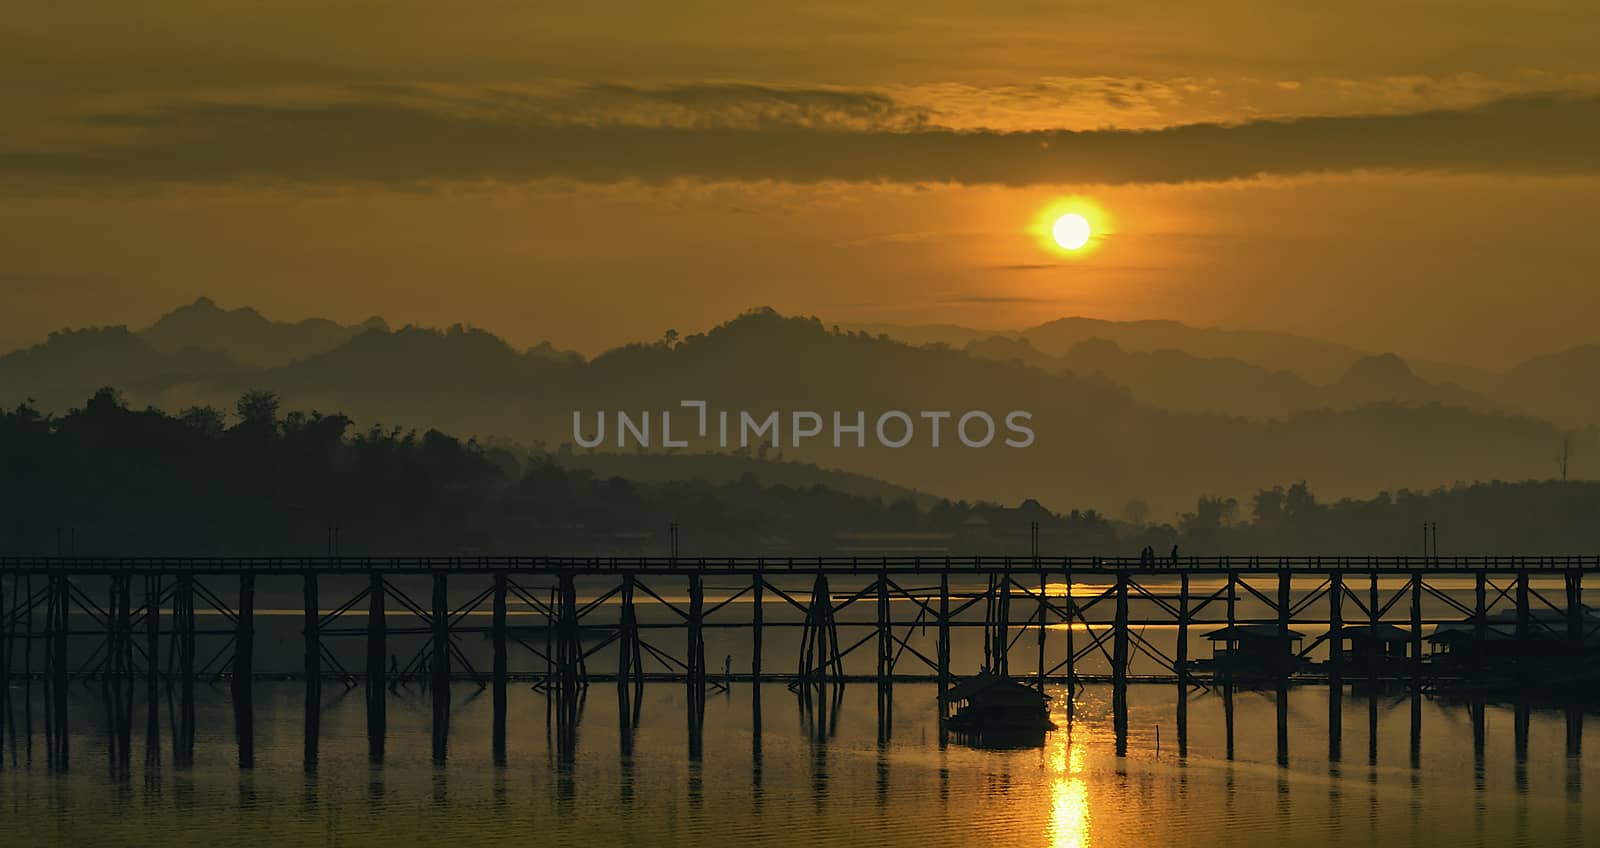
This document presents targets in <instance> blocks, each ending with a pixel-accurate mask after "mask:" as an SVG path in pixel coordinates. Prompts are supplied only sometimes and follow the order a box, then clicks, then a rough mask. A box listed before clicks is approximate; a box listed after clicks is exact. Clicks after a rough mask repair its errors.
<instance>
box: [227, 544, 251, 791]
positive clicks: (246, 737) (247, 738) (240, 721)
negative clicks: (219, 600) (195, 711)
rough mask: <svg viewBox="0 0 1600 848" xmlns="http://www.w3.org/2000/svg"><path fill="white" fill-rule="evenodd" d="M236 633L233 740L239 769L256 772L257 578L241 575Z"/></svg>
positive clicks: (231, 681) (233, 680) (235, 621)
mask: <svg viewBox="0 0 1600 848" xmlns="http://www.w3.org/2000/svg"><path fill="white" fill-rule="evenodd" d="M236 612H237V615H236V617H235V620H234V631H233V676H232V679H231V680H230V681H229V682H230V683H231V688H232V694H233V727H234V737H235V739H237V740H238V743H239V767H240V768H253V767H254V766H255V762H256V753H255V726H256V725H255V641H256V629H255V628H256V625H255V615H256V576H255V575H254V574H251V573H249V572H246V573H243V574H240V575H239V608H238V610H237V611H236Z"/></svg>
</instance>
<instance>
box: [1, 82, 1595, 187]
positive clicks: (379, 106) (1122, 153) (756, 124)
mask: <svg viewBox="0 0 1600 848" xmlns="http://www.w3.org/2000/svg"><path fill="white" fill-rule="evenodd" d="M640 91H641V90H638V89H623V88H618V89H616V91H615V96H617V97H620V98H622V99H623V100H627V99H629V98H638V97H642V96H643V95H641V94H640ZM658 93H659V92H658ZM666 99H667V100H668V101H670V102H679V103H682V104H685V108H686V109H689V111H691V112H695V111H697V112H698V113H705V112H706V110H707V105H708V104H712V103H716V104H722V105H720V106H716V107H715V108H712V109H711V110H710V111H711V112H714V113H717V112H720V114H724V115H727V114H734V115H742V116H743V118H742V119H740V120H734V121H720V122H699V123H695V122H690V123H688V124H684V123H682V122H676V123H675V122H671V121H668V122H665V123H664V124H658V125H642V124H638V123H634V124H619V123H604V122H587V123H586V122H581V121H580V122H576V123H574V122H572V121H570V120H554V121H553V120H550V119H548V117H547V116H545V114H544V113H542V112H540V111H538V110H537V109H531V108H530V109H527V110H522V109H518V108H516V107H515V105H514V104H513V103H511V101H512V100H514V98H510V97H507V98H504V99H502V100H501V101H500V102H498V103H496V102H495V100H494V98H492V97H478V98H476V99H473V100H472V101H470V103H467V102H463V101H445V100H441V99H439V98H429V97H419V96H413V97H409V98H398V99H392V100H387V101H385V100H377V99H368V100H357V101H354V102H321V103H302V104H285V103H275V104H237V103H200V104H175V105H170V106H167V107H165V108H161V109H157V110H151V111H143V112H132V111H130V112H121V113H115V114H102V115H97V116H94V117H92V118H90V119H88V123H89V125H90V126H91V127H92V128H93V129H94V130H95V132H94V134H93V135H94V137H95V138H97V139H99V138H103V137H105V136H106V135H108V134H109V135H112V136H114V137H115V138H116V139H117V140H116V141H115V142H113V143H107V142H103V141H96V142H93V143H90V142H85V143H83V144H82V145H80V146H78V147H75V148H69V147H66V146H61V145H58V146H56V147H54V148H52V149H40V150H27V149H14V148H13V149H10V150H0V180H5V181H11V182H20V183H27V182H44V183H46V184H51V185H70V184H83V185H90V186H96V185H104V184H149V183H204V184H215V183H233V182H240V181H266V182H289V183H381V184H385V185H390V186H394V185H407V184H415V185H423V184H428V183H434V182H440V181H470V180H503V181H523V180H535V179H545V178H570V179H576V180H581V181H587V182H618V181H629V180H637V181H643V182H649V183H654V182H662V181H668V180H675V179H698V180H710V181H753V180H768V181H778V182H793V183H817V182H827V181H844V182H892V183H963V184H998V185H1030V184H1060V185H1096V184H1101V185H1107V184H1134V183H1186V182H1211V181H1222V180H1232V179H1241V178H1252V177H1258V176H1264V175H1296V174H1307V173H1322V172H1350V171H1361V170H1392V171H1437V172H1470V173H1495V174H1540V175H1560V174H1593V173H1596V172H1600V157H1597V156H1595V155H1594V151H1595V150H1596V149H1600V98H1595V97H1577V96H1546V97H1527V98H1520V99H1508V100H1501V101H1497V102H1493V103H1490V104H1487V105H1484V106H1480V107H1476V108H1470V109H1458V110H1440V111H1428V112H1417V113H1411V114H1385V115H1365V116H1331V117H1306V118H1298V119H1292V120H1261V121H1254V122H1248V123H1240V124H1218V123H1200V124H1189V125H1184V126H1175V127H1167V128H1162V129H1153V130H1129V129H1103V130H1084V131H1046V130H1040V131H1025V132H1000V131H992V130H969V131H963V130H952V129H947V128H939V127H930V126H925V125H923V124H922V123H921V122H920V121H919V120H918V119H917V116H916V112H915V111H914V110H910V111H907V110H899V109H897V107H896V106H895V105H894V103H893V102H892V101H889V100H885V99H882V98H879V97H877V96H874V95H866V94H856V95H851V94H849V93H846V92H826V93H823V92H780V93H778V94H775V93H773V92H772V91H770V90H758V89H754V88H750V87H707V88H703V89H684V90H677V91H674V92H672V93H671V96H669V97H667V98H666ZM741 103H742V104H745V105H742V106H739V105H733V104H741Z"/></svg>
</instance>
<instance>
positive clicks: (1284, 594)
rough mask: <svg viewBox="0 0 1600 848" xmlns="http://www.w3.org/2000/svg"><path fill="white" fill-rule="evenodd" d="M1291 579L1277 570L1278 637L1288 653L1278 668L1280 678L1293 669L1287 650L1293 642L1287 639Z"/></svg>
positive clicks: (1290, 656)
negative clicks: (1280, 667)
mask: <svg viewBox="0 0 1600 848" xmlns="http://www.w3.org/2000/svg"><path fill="white" fill-rule="evenodd" d="M1291 579H1292V578H1290V576H1289V572H1288V571H1287V570H1283V571H1279V572H1278V604H1277V607H1278V610H1277V612H1278V638H1279V639H1282V640H1283V650H1284V651H1285V653H1287V654H1288V656H1287V657H1286V659H1287V660H1288V661H1287V662H1285V663H1284V667H1283V668H1282V669H1280V670H1279V672H1278V674H1277V677H1278V678H1279V679H1280V680H1282V679H1284V678H1286V677H1288V676H1289V675H1290V674H1291V673H1293V671H1294V666H1295V662H1294V654H1293V653H1290V652H1289V649H1290V647H1291V646H1292V645H1293V644H1294V643H1292V642H1290V641H1289V607H1290V601H1289V590H1290V586H1291Z"/></svg>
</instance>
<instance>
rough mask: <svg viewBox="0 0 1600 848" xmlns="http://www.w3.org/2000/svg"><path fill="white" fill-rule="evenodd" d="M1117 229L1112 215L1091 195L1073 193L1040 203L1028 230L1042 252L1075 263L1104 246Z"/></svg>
mask: <svg viewBox="0 0 1600 848" xmlns="http://www.w3.org/2000/svg"><path fill="white" fill-rule="evenodd" d="M1116 229H1117V228H1116V226H1115V221H1113V220H1112V218H1111V215H1110V214H1109V213H1108V212H1107V211H1106V209H1105V208H1104V207H1103V206H1101V205H1100V204H1099V203H1098V202H1096V201H1095V200H1094V198H1091V197H1084V196H1082V195H1072V196H1068V197H1056V198H1053V199H1051V200H1048V201H1046V202H1045V203H1044V204H1043V205H1041V206H1039V207H1038V209H1037V211H1035V212H1034V216H1033V223H1032V224H1031V225H1030V226H1029V227H1028V233H1029V234H1030V235H1032V236H1033V237H1034V238H1035V239H1037V240H1038V244H1039V247H1041V248H1043V249H1044V250H1045V251H1047V252H1049V253H1053V254H1055V255H1056V256H1059V257H1061V258H1062V259H1065V260H1068V261H1071V262H1077V261H1079V260H1083V259H1087V258H1089V256H1090V255H1091V254H1094V253H1097V252H1098V251H1099V250H1100V249H1101V248H1102V247H1105V246H1106V244H1107V243H1108V241H1109V240H1110V239H1111V238H1112V237H1113V236H1114V235H1115V232H1116Z"/></svg>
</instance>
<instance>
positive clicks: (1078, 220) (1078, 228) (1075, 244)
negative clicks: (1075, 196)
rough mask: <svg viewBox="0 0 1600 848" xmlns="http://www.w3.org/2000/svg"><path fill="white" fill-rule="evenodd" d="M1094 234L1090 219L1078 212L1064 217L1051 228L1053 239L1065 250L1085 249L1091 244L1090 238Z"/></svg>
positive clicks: (1057, 220)
mask: <svg viewBox="0 0 1600 848" xmlns="http://www.w3.org/2000/svg"><path fill="white" fill-rule="evenodd" d="M1092 233H1093V230H1092V229H1091V228H1090V226H1089V219H1088V218H1085V217H1083V216H1082V215H1079V214H1078V213H1076V212H1068V213H1067V214H1065V215H1062V216H1061V217H1059V218H1057V219H1056V222H1055V223H1054V224H1052V225H1051V227H1050V235H1051V237H1052V238H1054V239H1055V240H1056V244H1058V245H1060V246H1061V248H1062V249H1063V250H1077V249H1078V248H1080V247H1083V246H1084V245H1086V244H1088V243H1089V236H1090V235H1091V234H1092Z"/></svg>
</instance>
